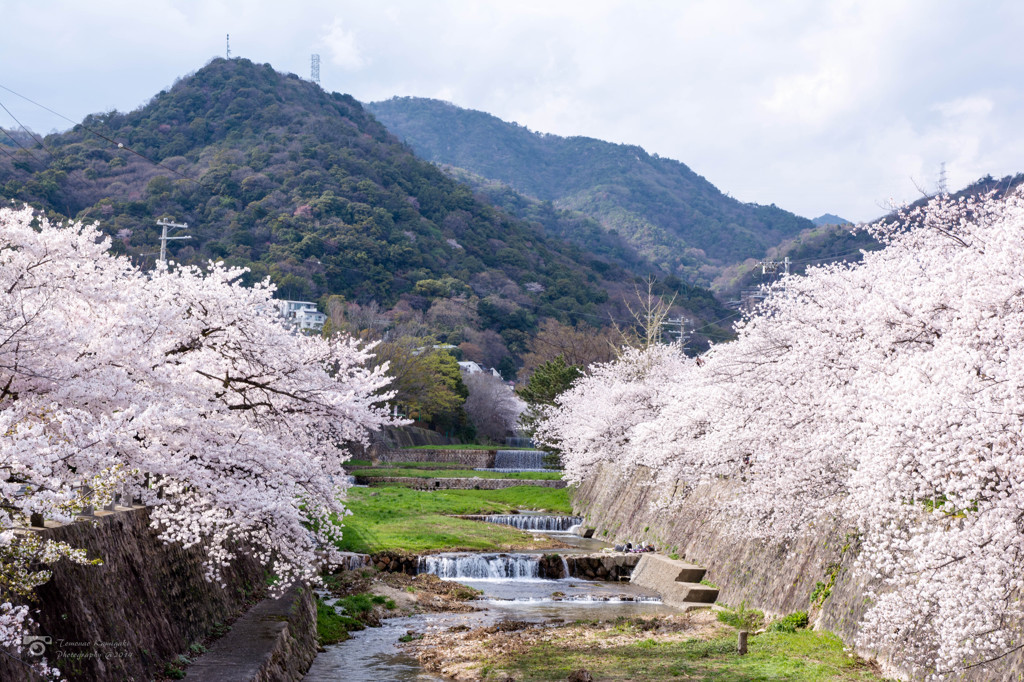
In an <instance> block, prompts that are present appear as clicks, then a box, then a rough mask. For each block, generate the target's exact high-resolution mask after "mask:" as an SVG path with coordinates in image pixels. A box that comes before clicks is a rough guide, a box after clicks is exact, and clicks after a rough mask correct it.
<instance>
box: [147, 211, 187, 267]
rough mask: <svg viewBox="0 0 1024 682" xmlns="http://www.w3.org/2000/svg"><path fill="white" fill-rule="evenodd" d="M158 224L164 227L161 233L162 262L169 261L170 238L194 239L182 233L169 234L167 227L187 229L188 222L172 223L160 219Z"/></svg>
mask: <svg viewBox="0 0 1024 682" xmlns="http://www.w3.org/2000/svg"><path fill="white" fill-rule="evenodd" d="M156 224H157V225H159V226H161V227H162V228H164V229H163V232H161V233H160V262H161V263H166V262H167V242H168V240H170V239H192V237H190V236H188V235H181V236H179V237H171V236H168V229H167V228H172V229H175V230H183V229H186V228H187V227H188V223H181V224H178V223H172V222H171V221H169V220H158V221H156Z"/></svg>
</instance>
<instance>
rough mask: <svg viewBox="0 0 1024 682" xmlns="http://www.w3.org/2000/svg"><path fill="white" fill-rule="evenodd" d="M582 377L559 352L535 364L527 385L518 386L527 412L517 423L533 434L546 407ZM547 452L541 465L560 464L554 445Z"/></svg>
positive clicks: (551, 466) (577, 369) (556, 465)
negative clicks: (545, 360)
mask: <svg viewBox="0 0 1024 682" xmlns="http://www.w3.org/2000/svg"><path fill="white" fill-rule="evenodd" d="M581 376H583V371H582V370H581V369H580V368H579V367H576V366H573V365H567V364H566V362H565V358H563V357H562V356H561V355H559V356H558V357H556V358H555V359H554V360H550V361H548V362H545V363H544V364H543V365H540V366H539V367H537V369H536V370H534V372H533V374H531V375H530V380H529V381H528V382H527V383H526V386H524V387H522V388H520V389H519V391H518V392H519V397H520V398H522V399H523V400H525V401H526V405H527V407H526V412H524V413H523V416H522V417H520V422H521V423H522V424H523V427H524V428H525V429H526V430H527V432H528V433H531V434H532V433H533V430H534V429H535V428H536V426H537V423H538V422H539V421H540V419H541V418H542V417H543V411H544V408H545V407H549V406H552V405H554V404H555V399H556V398H557V397H558V396H559V395H561V394H562V393H564V392H565V391H567V390H568V389H569V388H570V387H571V386H572V382H574V381H576V380H577V379H579V378H580V377H581ZM549 450H550V451H549V452H548V453H547V454H546V455H545V457H544V465H545V466H547V467H549V468H557V467H559V466H560V465H561V461H560V459H559V457H558V450H557V448H551V447H550V446H549Z"/></svg>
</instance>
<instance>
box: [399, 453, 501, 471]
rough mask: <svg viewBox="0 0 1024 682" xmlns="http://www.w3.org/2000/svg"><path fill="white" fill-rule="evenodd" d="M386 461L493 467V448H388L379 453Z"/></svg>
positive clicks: (477, 467) (475, 467) (468, 467)
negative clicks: (386, 450) (388, 449)
mask: <svg viewBox="0 0 1024 682" xmlns="http://www.w3.org/2000/svg"><path fill="white" fill-rule="evenodd" d="M380 461H381V463H386V462H445V463H456V464H461V465H463V466H465V467H466V468H467V469H490V468H493V467H494V450H458V449H454V450H441V449H437V450H434V449H428V450H390V451H388V452H385V453H382V454H381V455H380Z"/></svg>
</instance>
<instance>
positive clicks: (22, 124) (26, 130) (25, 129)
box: [0, 102, 56, 159]
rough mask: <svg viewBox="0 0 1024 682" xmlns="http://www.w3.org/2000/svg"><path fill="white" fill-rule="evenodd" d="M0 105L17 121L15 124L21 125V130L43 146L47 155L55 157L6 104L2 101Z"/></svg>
mask: <svg viewBox="0 0 1024 682" xmlns="http://www.w3.org/2000/svg"><path fill="white" fill-rule="evenodd" d="M0 107H2V108H3V110H4V111H6V112H7V115H8V116H10V117H11V118H13V119H14V122H15V123H17V124H18V125H19V126H21V129H22V130H24V131H25V132H26V133H27V134H28V136H29V137H31V138H32V139H33V140H35V141H36V142H38V143H39V146H40V147H42V148H43V151H44V152H46V153H47V154H49V155H50V158H51V159H54V158H56V157H55V156H54V155H53V152H51V151H50V150H49V149H47V148H46V145H45V144H43V141H42V140H41V139H39V138H38V137H36V136H35V135H33V134H32V131H31V130H29V129H28V128H26V127H25V124H24V123H22V122H21V121H19V120H18V117H17V116H15V115H14V114H12V113H11V110H10V109H8V108H7V107H6V106H4V103H3V102H0Z"/></svg>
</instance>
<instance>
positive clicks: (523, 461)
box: [494, 450, 544, 471]
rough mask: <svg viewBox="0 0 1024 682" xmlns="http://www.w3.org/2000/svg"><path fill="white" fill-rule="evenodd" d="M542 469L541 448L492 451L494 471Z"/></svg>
mask: <svg viewBox="0 0 1024 682" xmlns="http://www.w3.org/2000/svg"><path fill="white" fill-rule="evenodd" d="M543 469H544V451H543V450H498V451H497V452H495V453H494V470H495V471H539V470H543Z"/></svg>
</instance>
